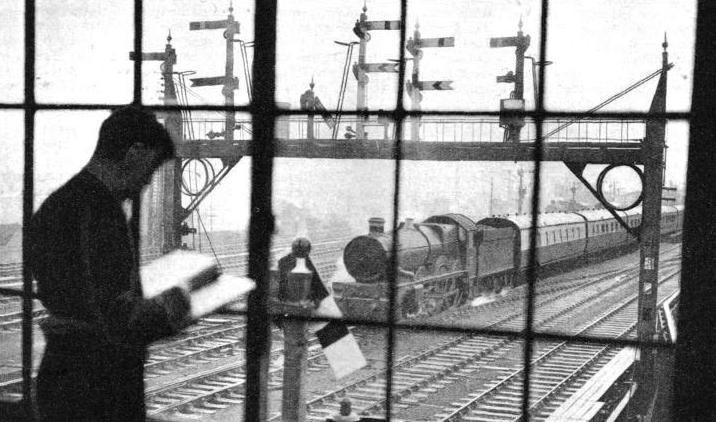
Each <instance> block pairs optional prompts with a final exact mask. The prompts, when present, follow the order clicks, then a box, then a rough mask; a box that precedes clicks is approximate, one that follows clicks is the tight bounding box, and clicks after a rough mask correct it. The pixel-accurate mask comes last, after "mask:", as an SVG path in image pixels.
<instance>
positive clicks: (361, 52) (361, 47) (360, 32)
mask: <svg viewBox="0 0 716 422" xmlns="http://www.w3.org/2000/svg"><path fill="white" fill-rule="evenodd" d="M367 11H368V7H367V6H366V4H365V3H363V13H361V14H360V18H359V19H358V20H357V21H356V24H355V26H354V27H353V33H354V34H356V36H357V37H358V38H359V39H360V43H359V44H358V63H355V64H353V74H354V75H355V77H356V79H357V80H358V91H357V93H356V109H357V110H358V111H367V110H368V106H367V101H366V87H367V86H368V81H369V80H370V79H369V78H368V75H367V73H368V72H397V71H398V70H397V69H398V67H397V65H394V64H392V63H370V64H369V63H366V61H365V60H366V58H365V57H366V49H367V46H368V41H370V33H369V32H368V31H377V30H386V31H391V30H400V21H369V20H368V15H367V14H366V12H367ZM364 124H365V118H364V117H363V116H358V119H357V122H356V137H357V138H358V139H365V129H364Z"/></svg>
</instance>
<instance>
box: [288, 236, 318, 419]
mask: <svg viewBox="0 0 716 422" xmlns="http://www.w3.org/2000/svg"><path fill="white" fill-rule="evenodd" d="M306 241H307V240H306ZM309 245H310V244H309ZM309 248H310V246H309ZM294 255H295V256H296V266H295V267H294V268H293V269H292V270H291V272H290V273H289V274H288V286H287V287H288V288H287V289H285V291H286V297H285V298H284V303H283V306H284V313H286V314H291V315H304V316H308V315H310V314H311V311H312V310H313V303H312V302H310V301H309V300H308V298H309V296H310V293H311V278H312V277H313V273H312V272H311V270H309V269H308V267H307V266H306V259H307V258H308V254H307V253H306V255H304V256H300V255H301V254H297V253H294ZM283 341H284V352H283V353H284V360H283V398H282V403H281V413H282V420H283V421H285V422H303V421H305V420H306V387H305V379H306V369H307V367H308V335H307V323H306V321H301V320H291V319H286V320H284V321H283Z"/></svg>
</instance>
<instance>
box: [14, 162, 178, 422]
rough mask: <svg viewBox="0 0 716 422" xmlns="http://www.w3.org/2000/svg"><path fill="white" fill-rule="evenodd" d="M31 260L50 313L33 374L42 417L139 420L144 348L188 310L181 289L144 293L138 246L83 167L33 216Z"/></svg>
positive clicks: (170, 329) (173, 327) (113, 201)
mask: <svg viewBox="0 0 716 422" xmlns="http://www.w3.org/2000/svg"><path fill="white" fill-rule="evenodd" d="M28 233H29V241H30V256H29V265H30V268H31V270H32V273H33V275H34V277H35V279H36V280H37V287H38V295H39V297H40V300H41V301H42V303H43V305H44V306H45V308H46V309H47V310H48V312H49V317H48V318H47V319H46V320H45V321H43V323H42V328H43V331H44V333H45V337H46V340H47V346H46V348H45V354H44V356H43V360H42V364H41V366H40V371H39V374H38V380H37V388H38V406H39V408H40V411H41V414H42V416H43V418H44V419H45V420H52V421H63V420H72V421H79V420H92V421H115V420H117V421H120V420H121V421H138V420H144V414H145V409H144V379H143V372H144V361H145V355H146V348H147V345H148V344H149V343H150V342H152V341H154V340H156V339H159V338H161V337H164V336H167V335H170V334H172V333H174V332H175V331H176V330H177V329H178V328H179V324H180V323H181V321H186V319H185V317H186V314H187V312H188V310H189V303H188V300H187V298H186V296H185V294H184V293H183V292H181V291H180V290H179V289H173V290H169V291H167V292H165V293H164V294H162V295H159V296H158V297H156V298H154V299H152V300H145V299H143V297H142V288H141V284H140V282H139V272H138V265H137V263H136V262H135V260H136V259H135V254H134V250H135V248H136V247H137V246H136V245H135V244H134V243H135V241H134V240H133V238H132V236H131V235H130V234H129V229H128V225H127V223H126V218H125V215H124V213H123V212H122V208H121V205H120V204H119V203H118V202H117V200H116V199H115V198H114V197H112V195H111V194H110V192H109V190H107V188H106V187H105V186H104V185H103V184H102V183H101V182H100V181H99V180H98V179H97V178H95V177H94V176H93V175H92V174H91V173H89V172H87V171H82V172H80V173H79V174H77V175H76V176H74V177H73V178H72V179H70V180H69V181H68V182H67V183H66V184H65V185H64V186H62V187H61V188H60V189H58V190H57V191H56V192H54V193H53V194H52V195H51V196H50V197H49V198H47V200H46V201H45V202H44V203H43V204H42V206H41V207H40V209H39V210H38V211H37V212H36V213H35V214H34V215H33V217H32V221H31V224H30V227H29V230H28Z"/></svg>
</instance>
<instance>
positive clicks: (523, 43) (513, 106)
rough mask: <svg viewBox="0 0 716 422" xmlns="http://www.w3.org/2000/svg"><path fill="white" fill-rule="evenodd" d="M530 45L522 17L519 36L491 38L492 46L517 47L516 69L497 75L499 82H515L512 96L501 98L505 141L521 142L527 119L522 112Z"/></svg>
mask: <svg viewBox="0 0 716 422" xmlns="http://www.w3.org/2000/svg"><path fill="white" fill-rule="evenodd" d="M529 46H530V36H529V35H524V34H523V33H522V19H520V23H519V29H518V31H517V36H514V37H498V38H490V48H502V47H515V71H514V72H512V71H510V72H507V74H505V75H502V76H498V77H497V82H498V83H514V84H515V89H514V90H513V91H512V92H511V93H510V98H507V99H503V100H500V126H501V127H504V128H505V142H513V143H517V142H520V131H521V130H522V127H523V126H524V125H525V119H524V117H523V116H522V115H520V113H522V112H524V111H525V100H524V90H525V88H524V87H525V81H524V78H525V76H524V68H525V52H526V51H527V48H529Z"/></svg>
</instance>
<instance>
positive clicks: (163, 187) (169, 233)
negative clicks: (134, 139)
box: [129, 32, 184, 253]
mask: <svg viewBox="0 0 716 422" xmlns="http://www.w3.org/2000/svg"><path fill="white" fill-rule="evenodd" d="M171 41H172V34H171V32H170V33H169V34H168V35H167V44H166V45H165V47H164V51H163V52H156V53H142V56H141V57H137V55H136V54H135V52H134V51H131V52H130V53H129V59H130V60H152V61H161V62H162V64H161V65H160V70H161V72H162V79H163V80H164V95H163V98H162V100H163V102H164V105H176V104H177V94H176V87H175V86H174V77H173V75H174V65H175V64H176V62H177V55H176V50H175V49H174V48H173V47H172V44H171ZM163 117H164V127H165V128H166V129H167V131H168V132H169V134H170V135H171V136H172V139H174V140H175V141H176V142H179V143H181V142H183V141H184V132H183V127H182V120H181V114H180V112H179V110H174V111H168V112H166V113H165V114H164V116H163ZM181 165H182V160H181V158H176V159H174V160H172V161H171V162H169V163H167V164H165V165H164V166H162V168H161V170H160V171H159V183H158V184H159V186H158V189H156V190H158V191H159V192H152V193H153V194H154V195H160V196H161V198H162V200H161V202H160V203H161V211H160V215H159V216H157V215H155V214H154V213H153V212H152V211H151V210H150V213H149V227H150V229H149V230H150V236H152V239H153V240H154V239H155V238H156V237H159V239H160V245H159V246H160V249H161V251H162V252H163V253H167V252H169V251H172V250H174V249H177V248H179V247H180V246H181V236H182V227H181V223H182V221H183V219H184V218H183V215H182V205H181ZM157 217H159V218H161V222H162V223H161V224H160V223H159V221H157V220H158V218H157ZM157 232H159V233H157Z"/></svg>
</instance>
